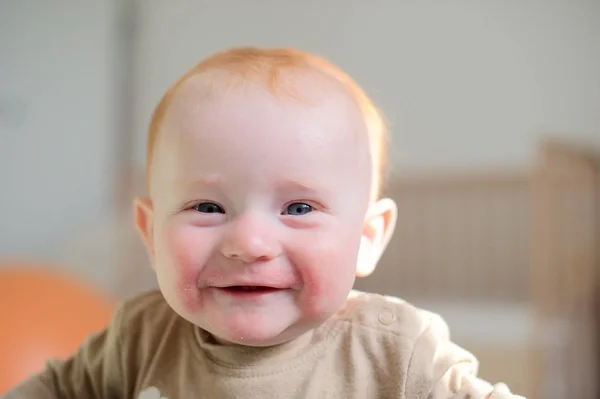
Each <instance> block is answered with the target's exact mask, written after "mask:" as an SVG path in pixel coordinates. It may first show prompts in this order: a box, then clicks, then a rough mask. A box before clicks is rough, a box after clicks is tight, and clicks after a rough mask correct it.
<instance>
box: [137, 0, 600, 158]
mask: <svg viewBox="0 0 600 399" xmlns="http://www.w3.org/2000/svg"><path fill="white" fill-rule="evenodd" d="M138 3H139V5H140V6H139V8H140V10H139V11H140V21H139V29H140V32H139V47H138V54H137V57H138V58H137V60H138V68H139V73H138V80H137V87H138V91H137V97H138V99H139V104H138V109H137V112H136V114H135V115H136V121H137V127H136V135H137V142H138V145H137V147H136V149H137V153H136V160H137V163H138V164H139V165H142V164H143V162H144V159H145V153H144V151H145V149H144V145H145V135H146V130H145V129H146V126H147V123H148V120H149V116H150V113H151V112H152V109H153V107H154V106H155V104H156V102H157V101H158V100H159V98H160V96H161V95H162V93H163V92H164V90H165V89H166V88H167V86H168V85H169V84H170V83H171V82H172V81H173V80H174V79H175V78H176V77H178V76H179V75H180V74H181V73H183V72H184V71H185V70H186V69H188V68H189V67H191V66H192V65H193V64H195V63H196V62H197V61H199V60H200V59H201V58H203V57H205V56H206V55H208V54H209V53H211V52H213V51H216V50H222V49H224V48H226V47H229V46H234V45H266V46H280V45H284V46H296V47H299V48H301V49H304V50H308V51H312V52H316V53H319V54H322V55H324V56H326V57H328V58H330V59H331V60H332V61H333V62H335V63H337V64H338V65H339V66H341V67H342V68H343V69H345V70H347V71H348V72H349V73H350V74H351V75H352V76H353V77H355V79H356V80H357V81H358V82H359V83H360V84H362V85H363V86H364V87H365V89H366V90H367V91H368V92H369V93H370V94H371V95H372V97H373V98H374V99H375V100H376V102H377V103H378V104H379V105H380V106H381V108H382V109H383V111H384V112H385V114H386V115H387V117H388V119H389V120H390V122H391V125H392V132H393V134H394V148H393V150H392V157H393V160H394V164H395V165H396V166H398V167H400V168H402V169H406V168H414V167H447V166H457V167H468V166H470V165H473V164H477V165H482V164H501V165H505V164H509V165H510V164H522V163H524V162H526V161H527V158H528V156H529V154H530V152H531V151H532V146H533V145H534V144H535V142H536V139H537V137H538V136H539V134H540V133H545V132H552V133H559V134H566V135H582V136H586V137H588V136H590V137H591V140H595V141H596V142H598V143H600V72H599V71H600V2H599V1H594V0H590V1H569V0H563V1H557V0H540V1H520V0H503V1H495V0H479V1H452V2H440V1H399V0H377V1H363V0H329V1H322V0H306V1H301V2H300V1H279V2H275V1H269V0H256V1H246V2H242V1H240V0H221V1H219V2H215V1H207V0H204V1H198V0H196V1H191V0H190V1H179V2H177V6H173V5H172V3H170V2H165V1H162V0H145V1H138ZM142 3H143V4H144V5H143V6H141V4H142Z"/></svg>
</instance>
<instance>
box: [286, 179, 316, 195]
mask: <svg viewBox="0 0 600 399" xmlns="http://www.w3.org/2000/svg"><path fill="white" fill-rule="evenodd" d="M277 186H278V187H279V188H280V189H282V190H290V191H297V192H301V193H306V194H317V193H321V194H322V193H325V192H327V190H326V188H325V187H321V186H319V185H316V184H314V183H307V182H305V181H302V180H297V179H290V180H284V181H281V182H279V183H278V184H277Z"/></svg>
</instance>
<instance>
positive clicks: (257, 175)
mask: <svg viewBox="0 0 600 399" xmlns="http://www.w3.org/2000/svg"><path fill="white" fill-rule="evenodd" d="M384 152H385V131H384V124H383V122H382V119H381V116H380V114H379V113H378V112H377V110H376V108H375V107H374V106H373V104H372V103H371V101H370V100H369V98H368V97H367V96H366V95H365V94H364V93H363V91H362V90H361V89H360V88H359V87H358V86H357V85H356V84H355V83H354V82H353V81H352V80H351V79H350V78H349V77H348V76H347V75H345V74H344V73H343V72H341V71H340V70H339V69H337V68H336V67H335V66H333V65H331V64H330V63H328V62H326V61H325V60H323V59H321V58H319V57H316V56H314V55H310V54H306V53H302V52H299V51H296V50H291V49H256V48H241V49H232V50H229V51H226V52H223V53H218V54H215V55H213V56H211V57H209V58H207V59H205V60H204V61H202V62H201V63H200V64H198V65H197V66H196V67H194V68H193V69H192V70H191V71H190V72H188V73H187V74H185V75H184V76H183V77H182V78H181V79H180V80H178V81H177V82H176V83H175V84H174V85H173V86H172V87H171V88H170V89H169V90H168V91H167V93H166V94H165V96H164V97H163V99H162V100H161V102H160V103H159V105H158V107H157V109H156V111H155V113H154V115H153V118H152V122H151V125H150V132H149V138H148V168H147V173H148V185H149V193H150V198H147V199H146V198H138V199H136V201H135V215H136V224H137V227H138V229H139V231H140V233H141V234H142V237H143V239H144V242H145V243H146V245H147V247H148V250H149V252H150V256H151V259H152V264H153V267H154V268H155V270H156V274H157V278H158V282H159V286H160V289H161V291H162V293H163V295H164V296H165V298H166V300H167V302H168V303H169V305H170V306H171V307H172V308H173V309H174V310H175V311H176V312H177V313H179V314H180V315H181V316H182V317H183V318H185V319H187V320H189V321H190V322H192V323H194V324H196V325H198V326H199V327H201V328H203V329H205V330H207V331H208V332H210V333H211V334H212V335H213V336H214V337H215V338H216V339H217V340H219V341H220V342H222V343H236V344H242V345H252V346H266V345H274V344H278V343H282V342H285V341H289V340H291V339H293V338H295V337H297V336H299V335H301V334H303V333H304V332H306V331H308V330H310V329H312V328H314V327H316V326H318V325H319V324H321V323H323V322H324V321H325V320H326V319H327V318H328V317H329V316H331V315H332V314H333V313H334V312H336V311H337V310H338V309H339V308H340V306H341V305H342V304H343V302H344V300H345V299H346V297H347V295H348V293H349V292H350V290H351V288H352V285H353V284H354V280H355V276H356V275H357V274H358V275H366V274H369V273H370V272H371V271H372V270H373V269H374V267H375V265H376V263H377V261H378V260H379V257H380V255H381V253H382V252H383V250H384V249H385V246H386V244H387V242H388V240H389V237H390V235H391V233H392V231H393V228H394V224H395V218H396V210H395V205H394V203H393V202H392V201H391V200H389V199H380V198H379V190H380V184H381V175H382V169H383V167H384Z"/></svg>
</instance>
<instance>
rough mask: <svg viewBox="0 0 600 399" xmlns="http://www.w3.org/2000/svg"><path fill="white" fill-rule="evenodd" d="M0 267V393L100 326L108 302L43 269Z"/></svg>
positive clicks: (110, 306)
mask: <svg viewBox="0 0 600 399" xmlns="http://www.w3.org/2000/svg"><path fill="white" fill-rule="evenodd" d="M16 266H17V265H15V266H14V267H6V266H5V265H0V395H2V394H3V393H4V392H6V391H8V389H9V388H12V387H13V386H15V385H17V384H18V383H20V382H21V381H23V380H25V379H26V378H28V377H29V376H31V375H32V374H35V373H37V372H39V371H41V370H43V368H44V366H45V363H46V362H47V361H48V360H49V359H51V358H64V357H68V356H69V355H71V354H73V353H74V352H75V351H76V350H77V348H78V347H79V346H80V345H81V344H82V343H83V341H84V340H85V339H86V337H87V336H89V335H90V334H92V333H94V332H97V331H100V330H102V329H103V328H104V327H106V325H107V324H108V322H109V321H110V318H111V316H112V313H113V309H114V306H113V303H112V301H110V300H109V299H108V298H107V297H105V296H103V295H102V294H100V293H99V292H98V291H96V290H95V289H94V288H93V287H90V286H89V285H87V284H85V283H83V282H82V281H80V280H77V279H75V278H74V277H71V276H68V275H65V274H61V273H59V272H57V271H53V270H50V269H48V268H36V267H28V266H27V265H18V267H16Z"/></svg>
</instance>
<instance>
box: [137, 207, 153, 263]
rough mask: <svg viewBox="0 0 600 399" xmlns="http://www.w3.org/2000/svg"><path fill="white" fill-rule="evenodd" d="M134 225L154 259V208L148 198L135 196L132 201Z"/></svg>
mask: <svg viewBox="0 0 600 399" xmlns="http://www.w3.org/2000/svg"><path fill="white" fill-rule="evenodd" d="M133 215H134V221H135V227H136V228H137V231H138V233H140V236H141V237H142V240H143V241H144V244H145V245H146V249H147V250H148V253H149V254H150V257H151V258H152V261H154V238H153V237H154V210H153V208H152V201H150V199H149V198H143V197H136V198H135V200H134V201H133Z"/></svg>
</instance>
